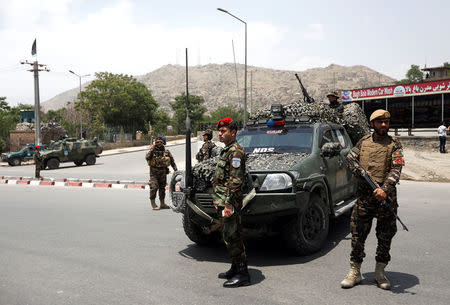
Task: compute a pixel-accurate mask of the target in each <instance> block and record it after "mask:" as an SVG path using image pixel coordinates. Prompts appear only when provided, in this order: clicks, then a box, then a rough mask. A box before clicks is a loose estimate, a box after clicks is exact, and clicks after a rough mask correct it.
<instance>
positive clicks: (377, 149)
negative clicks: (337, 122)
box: [341, 109, 405, 289]
mask: <svg viewBox="0 0 450 305" xmlns="http://www.w3.org/2000/svg"><path fill="white" fill-rule="evenodd" d="M390 117H391V116H390V113H389V112H388V111H386V110H381V109H379V110H376V111H374V112H373V113H372V115H371V116H370V125H371V126H372V128H373V129H374V132H373V133H372V134H370V135H366V136H364V137H363V138H362V139H361V140H360V141H359V142H358V143H357V144H356V145H355V147H353V148H352V150H351V151H350V153H349V155H348V159H349V163H350V164H349V168H350V170H352V172H353V174H355V175H356V176H359V171H361V169H360V166H359V165H358V164H357V163H356V161H352V160H358V161H359V163H360V164H361V166H362V167H363V168H364V169H366V170H367V171H368V172H369V173H370V175H371V177H372V178H373V180H375V181H376V183H377V184H378V185H379V187H378V188H377V189H375V190H374V191H373V190H372V189H371V188H370V186H369V185H368V184H366V183H365V182H364V181H362V180H358V191H357V195H358V199H357V202H356V204H355V206H354V207H353V211H352V215H351V221H350V231H351V233H352V242H351V248H352V249H351V253H350V271H349V273H348V275H347V277H346V278H345V279H344V280H343V281H342V282H341V287H342V288H351V287H353V286H355V285H357V284H359V283H360V282H361V263H362V262H363V259H364V257H365V253H364V243H365V241H366V238H367V235H368V234H369V232H370V229H371V227H372V220H373V218H376V219H377V224H376V237H377V240H378V246H377V250H376V257H375V260H376V265H375V281H376V283H377V285H378V287H380V288H382V289H390V287H391V285H390V282H389V280H388V278H387V277H386V274H385V267H386V265H387V264H388V263H389V261H390V259H391V256H390V254H389V251H390V248H391V242H392V238H393V237H394V235H395V233H396V232H397V224H396V217H395V215H393V213H391V212H390V211H388V210H387V209H386V208H385V207H382V206H381V204H380V203H381V202H382V201H383V200H385V199H386V198H387V197H388V196H389V198H390V201H391V202H390V203H391V204H392V208H393V210H394V211H395V212H397V208H398V204H397V190H396V184H397V183H398V181H399V179H400V173H401V170H402V167H403V166H404V165H405V161H404V156H403V150H402V145H401V143H400V141H399V140H398V139H397V138H394V137H391V136H389V135H388V131H389V123H390Z"/></svg>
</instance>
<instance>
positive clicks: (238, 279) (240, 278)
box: [223, 262, 250, 288]
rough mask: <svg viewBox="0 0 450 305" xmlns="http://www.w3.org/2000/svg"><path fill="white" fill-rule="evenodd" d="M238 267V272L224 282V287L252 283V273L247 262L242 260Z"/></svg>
mask: <svg viewBox="0 0 450 305" xmlns="http://www.w3.org/2000/svg"><path fill="white" fill-rule="evenodd" d="M236 267H237V273H236V274H235V275H234V276H233V277H232V278H231V279H229V280H228V281H226V282H225V283H223V287H226V288H234V287H239V286H248V285H250V274H249V273H248V268H247V262H240V263H238V264H237V265H236Z"/></svg>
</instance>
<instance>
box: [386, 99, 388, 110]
mask: <svg viewBox="0 0 450 305" xmlns="http://www.w3.org/2000/svg"><path fill="white" fill-rule="evenodd" d="M386 110H388V99H387V98H386Z"/></svg>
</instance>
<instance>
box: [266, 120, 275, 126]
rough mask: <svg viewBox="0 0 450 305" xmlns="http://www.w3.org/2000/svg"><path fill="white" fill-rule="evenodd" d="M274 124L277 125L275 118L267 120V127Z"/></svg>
mask: <svg viewBox="0 0 450 305" xmlns="http://www.w3.org/2000/svg"><path fill="white" fill-rule="evenodd" d="M273 126H275V121H274V120H272V119H271V120H269V121H267V127H273Z"/></svg>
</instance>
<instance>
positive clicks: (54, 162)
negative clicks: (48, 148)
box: [47, 158, 59, 169]
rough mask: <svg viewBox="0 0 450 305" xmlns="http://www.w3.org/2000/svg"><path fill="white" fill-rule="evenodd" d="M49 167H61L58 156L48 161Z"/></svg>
mask: <svg viewBox="0 0 450 305" xmlns="http://www.w3.org/2000/svg"><path fill="white" fill-rule="evenodd" d="M47 166H48V169H57V168H58V167H59V160H58V159H56V158H51V159H50V160H48V161H47Z"/></svg>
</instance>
